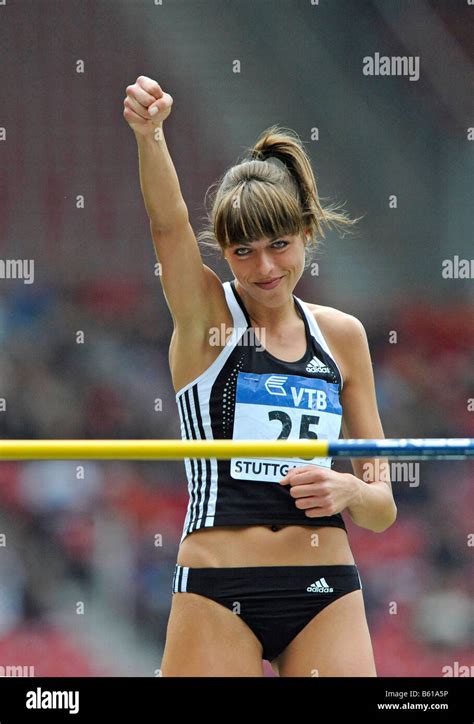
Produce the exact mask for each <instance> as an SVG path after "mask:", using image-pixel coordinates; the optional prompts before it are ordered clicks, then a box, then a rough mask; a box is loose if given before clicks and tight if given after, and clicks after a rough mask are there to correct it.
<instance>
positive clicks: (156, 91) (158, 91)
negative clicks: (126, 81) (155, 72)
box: [137, 75, 163, 98]
mask: <svg viewBox="0 0 474 724" xmlns="http://www.w3.org/2000/svg"><path fill="white" fill-rule="evenodd" d="M137 84H138V85H139V86H140V87H141V88H143V90H144V91H146V92H147V93H149V94H150V95H151V96H153V98H161V97H162V95H163V90H162V88H161V86H160V85H159V84H158V83H157V82H156V80H153V78H148V77H147V76H146V75H140V76H139V77H138V78H137Z"/></svg>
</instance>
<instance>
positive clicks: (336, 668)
mask: <svg viewBox="0 0 474 724" xmlns="http://www.w3.org/2000/svg"><path fill="white" fill-rule="evenodd" d="M276 663H277V666H278V672H279V674H280V676H377V672H376V669H375V662H374V655H373V651H372V643H371V640H370V634H369V628H368V626H367V619H366V616H365V608H364V599H363V596H362V591H361V590H357V591H352V592H351V593H346V594H345V595H344V596H341V597H340V598H338V599H337V600H336V601H333V602H332V603H330V604H329V605H328V606H326V608H324V609H323V610H322V611H320V613H318V614H317V615H316V616H315V617H314V618H313V619H311V621H310V622H309V623H308V624H307V625H306V626H305V627H304V628H303V629H302V630H301V631H300V632H299V634H298V635H297V636H295V638H294V639H293V641H291V643H290V644H289V645H288V646H287V647H286V649H285V650H284V651H283V653H282V654H280V656H279V657H278V659H277V662H276Z"/></svg>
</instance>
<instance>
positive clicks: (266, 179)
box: [197, 125, 359, 252]
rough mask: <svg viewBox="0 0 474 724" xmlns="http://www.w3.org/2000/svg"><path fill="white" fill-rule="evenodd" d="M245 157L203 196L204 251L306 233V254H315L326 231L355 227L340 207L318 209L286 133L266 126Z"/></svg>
mask: <svg viewBox="0 0 474 724" xmlns="http://www.w3.org/2000/svg"><path fill="white" fill-rule="evenodd" d="M247 154H248V155H246V156H245V157H244V158H243V159H242V160H241V161H240V162H238V163H237V164H236V165H235V166H232V167H231V168H229V169H228V170H227V171H226V172H225V174H224V175H223V176H222V177H221V178H220V179H219V180H218V181H217V182H216V183H215V184H213V185H212V186H210V187H209V189H208V190H207V192H206V196H205V206H206V217H205V219H206V222H207V223H206V226H205V228H204V229H203V230H202V231H201V232H199V234H198V235H197V239H198V241H199V242H200V243H202V244H204V245H205V246H208V247H211V248H212V249H214V250H218V249H220V250H221V252H223V251H224V250H225V249H226V248H228V247H229V246H232V245H236V244H248V243H250V242H252V241H256V240H258V239H260V238H263V237H267V238H274V237H277V236H283V235H287V234H288V235H299V234H307V233H308V232H309V234H310V240H309V242H308V244H307V248H311V247H313V248H315V247H316V245H317V244H319V243H320V239H321V238H324V236H325V231H324V230H325V227H327V228H331V227H333V228H335V229H336V230H338V231H341V232H343V235H344V233H347V232H350V230H351V227H352V226H353V225H354V224H356V223H357V222H358V221H359V218H358V219H351V218H350V217H349V216H348V215H347V214H346V212H345V211H341V206H340V205H337V204H330V205H328V206H323V205H322V203H321V200H320V197H319V193H318V188H317V185H316V179H315V176H314V173H313V170H312V168H311V162H310V160H309V158H308V155H307V153H306V151H305V149H304V148H303V145H302V142H301V141H300V139H299V137H298V135H297V134H296V133H295V132H294V131H292V130H291V129H288V128H282V127H280V126H278V125H273V126H271V127H270V128H268V129H267V130H265V131H264V132H263V133H262V134H261V135H260V137H259V139H258V140H257V142H256V143H255V145H254V146H253V148H250V149H247ZM211 191H212V193H211V194H210V195H209V192H211ZM208 197H209V199H210V201H211V208H210V210H208V208H207V205H208Z"/></svg>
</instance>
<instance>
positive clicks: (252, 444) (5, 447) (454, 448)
mask: <svg viewBox="0 0 474 724" xmlns="http://www.w3.org/2000/svg"><path fill="white" fill-rule="evenodd" d="M473 456H474V438H407V439H404V438H397V439H379V440H363V439H354V440H351V439H345V440H334V441H330V440H179V439H170V440H1V441H0V461H2V460H184V459H186V458H217V459H219V460H230V459H231V458H236V457H247V458H279V459H281V458H293V457H296V458H303V459H305V460H307V461H309V460H311V459H312V458H325V457H340V458H357V457H363V458H372V457H390V458H392V457H396V458H404V459H411V460H425V459H434V460H464V459H466V458H471V457H473Z"/></svg>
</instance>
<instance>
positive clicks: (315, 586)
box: [306, 578, 334, 593]
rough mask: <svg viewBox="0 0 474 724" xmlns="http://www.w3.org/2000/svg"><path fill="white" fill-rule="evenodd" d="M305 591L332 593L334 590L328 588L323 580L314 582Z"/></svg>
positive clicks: (327, 584)
mask: <svg viewBox="0 0 474 724" xmlns="http://www.w3.org/2000/svg"><path fill="white" fill-rule="evenodd" d="M306 590H307V591H308V593H334V588H331V587H330V585H329V583H328V582H327V581H326V579H325V578H320V579H319V580H318V581H315V582H314V583H312V584H311V585H310V586H308V588H307V589H306Z"/></svg>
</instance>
